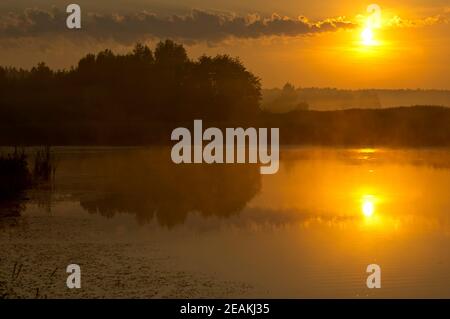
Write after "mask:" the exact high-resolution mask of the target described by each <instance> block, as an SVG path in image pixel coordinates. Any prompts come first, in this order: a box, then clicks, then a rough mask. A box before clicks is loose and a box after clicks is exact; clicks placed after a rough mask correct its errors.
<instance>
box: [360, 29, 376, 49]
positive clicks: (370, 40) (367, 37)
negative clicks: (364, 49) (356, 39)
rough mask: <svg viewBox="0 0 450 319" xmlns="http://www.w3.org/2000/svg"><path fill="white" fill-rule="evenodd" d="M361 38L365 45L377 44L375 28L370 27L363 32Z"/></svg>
mask: <svg viewBox="0 0 450 319" xmlns="http://www.w3.org/2000/svg"><path fill="white" fill-rule="evenodd" d="M361 39H362V43H363V44H364V45H376V44H377V41H375V39H374V34H373V30H372V29H371V28H369V27H367V28H365V29H364V30H363V31H362V32H361Z"/></svg>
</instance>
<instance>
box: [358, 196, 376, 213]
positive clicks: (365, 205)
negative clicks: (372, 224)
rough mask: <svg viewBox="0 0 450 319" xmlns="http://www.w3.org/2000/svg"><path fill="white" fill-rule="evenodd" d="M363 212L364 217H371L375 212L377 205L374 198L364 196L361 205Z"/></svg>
mask: <svg viewBox="0 0 450 319" xmlns="http://www.w3.org/2000/svg"><path fill="white" fill-rule="evenodd" d="M361 211H362V213H363V215H364V216H366V217H371V216H372V215H373V213H374V212H375V204H374V199H373V197H372V196H364V198H363V200H362V205H361Z"/></svg>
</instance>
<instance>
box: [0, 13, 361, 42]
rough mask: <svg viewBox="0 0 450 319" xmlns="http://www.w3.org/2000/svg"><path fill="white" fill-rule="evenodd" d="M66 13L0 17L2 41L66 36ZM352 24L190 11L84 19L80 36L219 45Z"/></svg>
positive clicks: (346, 26)
mask: <svg viewBox="0 0 450 319" xmlns="http://www.w3.org/2000/svg"><path fill="white" fill-rule="evenodd" d="M66 17H67V15H66V13H65V12H62V11H60V10H57V9H53V10H51V11H44V10H40V9H27V10H25V11H24V12H22V13H9V14H6V15H3V16H0V39H1V38H3V39H5V38H20V37H38V36H43V35H49V34H50V35H51V34H62V33H64V32H67V29H66V26H65V25H66V23H65V21H66ZM354 26H355V24H354V23H352V22H349V21H346V20H345V19H344V18H342V17H338V18H330V19H326V20H322V21H316V22H311V21H309V20H307V19H306V18H304V17H299V18H296V19H293V18H288V17H281V16H279V15H277V14H273V15H272V16H270V17H266V18H264V17H261V16H259V15H248V16H238V15H233V14H223V13H212V12H206V11H201V10H193V11H192V12H191V13H190V14H188V15H184V16H181V15H173V16H170V17H160V16H157V15H155V14H153V13H149V12H145V11H144V12H139V13H136V14H129V15H119V14H108V15H104V14H102V15H101V14H95V13H90V14H85V15H83V20H82V30H81V31H77V32H79V33H81V34H83V35H86V36H90V37H94V38H97V39H106V38H109V39H111V38H112V39H115V40H117V41H119V42H131V41H136V40H139V39H142V38H145V37H155V38H175V39H183V40H188V41H212V42H217V41H221V40H225V39H227V38H233V37H234V38H259V37H264V36H300V35H306V34H314V33H320V32H330V31H336V30H339V29H347V28H353V27H354Z"/></svg>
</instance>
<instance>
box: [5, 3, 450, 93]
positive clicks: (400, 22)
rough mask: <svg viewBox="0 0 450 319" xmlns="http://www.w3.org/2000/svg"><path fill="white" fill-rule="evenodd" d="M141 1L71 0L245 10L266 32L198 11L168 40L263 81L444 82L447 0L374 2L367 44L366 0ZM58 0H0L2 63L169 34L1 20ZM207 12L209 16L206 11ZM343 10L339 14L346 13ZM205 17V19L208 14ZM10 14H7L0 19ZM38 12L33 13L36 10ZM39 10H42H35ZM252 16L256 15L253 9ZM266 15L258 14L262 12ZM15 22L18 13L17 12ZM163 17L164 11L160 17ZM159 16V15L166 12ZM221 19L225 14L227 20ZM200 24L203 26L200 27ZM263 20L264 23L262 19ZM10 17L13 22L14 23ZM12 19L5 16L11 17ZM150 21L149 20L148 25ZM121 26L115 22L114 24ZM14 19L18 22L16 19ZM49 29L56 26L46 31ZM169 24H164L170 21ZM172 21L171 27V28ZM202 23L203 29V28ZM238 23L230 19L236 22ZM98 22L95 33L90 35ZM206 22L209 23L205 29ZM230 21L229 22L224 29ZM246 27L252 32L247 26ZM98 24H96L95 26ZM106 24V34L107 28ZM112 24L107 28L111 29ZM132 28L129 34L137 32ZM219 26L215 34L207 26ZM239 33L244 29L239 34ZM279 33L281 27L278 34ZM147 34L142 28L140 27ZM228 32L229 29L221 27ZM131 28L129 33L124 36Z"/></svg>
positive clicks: (115, 10) (167, 9)
mask: <svg viewBox="0 0 450 319" xmlns="http://www.w3.org/2000/svg"><path fill="white" fill-rule="evenodd" d="M241 2H242V1H235V0H231V1H227V2H225V1H219V0H212V1H208V2H205V1H200V0H183V1H173V0H169V1H164V2H162V1H149V0H132V1H120V0H111V1H104V0H99V1H96V2H95V4H93V3H92V1H86V0H79V1H78V3H79V4H80V5H81V7H82V9H83V10H84V11H83V12H84V14H87V13H88V12H89V13H106V14H119V15H121V14H123V15H126V14H136V13H138V12H141V11H143V10H146V11H147V12H152V13H155V15H156V16H158V17H161V19H166V17H168V16H170V15H178V16H182V17H184V16H186V15H190V14H191V10H192V9H198V10H202V11H205V12H210V13H211V14H212V15H211V16H212V17H214V15H216V14H217V15H222V14H227V15H229V16H233V17H243V18H246V19H250V18H248V17H247V16H248V15H250V14H258V15H259V19H261V21H266V20H267V19H270V20H271V23H272V24H270V25H265V28H264V31H263V33H264V34H261V35H259V34H256V35H255V34H252V36H246V35H245V34H243V33H245V32H247V31H248V32H250V31H251V30H252V29H250V28H246V26H242V25H240V24H239V25H238V27H240V28H241V29H238V30H239V31H235V29H233V28H235V25H236V24H237V22H236V21H238V20H236V19H235V18H227V19H229V22H230V21H231V22H230V24H232V27H229V28H226V29H224V30H222V29H221V28H222V26H218V27H217V29H214V30H211V24H208V23H211V22H208V21H207V19H206V18H204V19H202V18H198V19H192V20H193V21H190V22H189V21H188V22H189V23H190V25H189V26H190V27H191V29H192V32H191V33H189V35H188V37H187V38H186V37H185V38H183V37H180V35H179V34H180V32H178V33H176V34H174V38H175V40H177V41H179V42H182V43H184V44H185V46H186V48H187V50H188V52H189V53H190V55H191V56H192V57H197V56H199V55H200V54H202V53H207V54H211V55H213V54H217V53H228V54H231V55H233V56H239V57H240V58H241V60H242V61H243V62H244V64H245V65H246V66H247V67H248V68H249V69H250V70H251V71H252V72H254V73H255V74H256V75H258V76H259V77H261V78H262V83H263V86H264V87H274V86H282V85H283V84H284V83H285V82H287V81H289V82H291V83H293V84H294V85H296V86H303V87H310V86H318V87H338V88H436V89H450V81H449V80H450V75H449V74H450V64H449V63H448V62H449V58H448V57H449V56H450V40H449V35H450V23H449V19H450V5H449V3H448V0H445V1H441V0H432V1H424V0H411V1H380V2H377V4H379V6H380V7H381V10H382V11H381V13H382V18H381V26H380V28H374V29H373V30H372V31H373V34H374V41H375V42H376V45H365V44H364V43H363V39H362V38H361V32H362V30H363V29H364V28H365V25H366V23H367V17H368V16H369V15H370V14H369V13H367V12H366V8H367V6H368V5H369V4H370V3H372V2H367V1H359V0H357V1H347V0H344V1H335V0H324V1H320V2H313V3H312V2H311V1H277V2H274V1H268V0H258V1H256V0H249V1H246V2H245V3H241ZM61 3H62V2H61V1H56V0H55V1H50V0H42V1H40V2H39V4H38V5H36V2H34V1H30V0H15V1H11V0H3V1H2V4H0V48H1V50H0V61H1V64H2V65H15V66H23V67H30V66H31V65H34V64H36V63H37V62H39V61H45V62H47V63H48V64H49V65H50V66H53V67H58V68H62V67H69V66H70V65H73V64H75V63H76V62H77V60H78V59H79V58H80V57H81V56H82V55H84V54H86V53H87V52H91V51H97V50H100V49H103V48H106V47H109V48H113V49H114V50H116V51H119V52H123V51H126V50H128V49H130V48H131V46H132V45H133V43H134V42H135V40H136V39H139V40H141V41H145V42H147V43H148V44H149V45H154V43H155V42H156V41H158V39H159V38H160V37H161V34H163V35H166V34H168V35H169V36H170V35H171V34H170V32H169V31H166V30H164V29H163V28H164V26H163V27H161V29H158V33H152V31H153V30H138V31H136V30H133V32H134V33H124V34H123V35H122V34H121V37H120V38H119V37H116V34H115V33H117V32H118V31H119V32H120V31H121V29H112V30H106V27H105V26H102V25H99V24H98V22H96V23H97V24H88V25H86V24H85V25H84V28H83V29H82V30H81V32H78V33H77V34H76V36H74V35H73V33H72V34H71V33H69V32H70V31H68V30H66V29H64V26H61V29H58V28H57V27H55V25H56V26H58V25H59V24H58V23H59V22H58V20H57V19H56V18H55V21H56V22H55V23H53V22H54V21H53V20H52V21H51V22H52V23H49V22H48V21H47V20H43V21H41V20H36V21H37V22H36V24H39V23H41V24H42V25H43V27H42V28H41V29H39V30H37V29H36V30H33V31H32V32H31V31H30V32H29V33H26V32H22V33H20V34H19V35H18V33H17V32H14V31H15V30H12V27H11V26H9V29H6V27H3V29H2V21H3V25H5V22H4V21H6V23H9V22H8V21H10V20H11V18H10V16H8V14H10V12H16V13H17V14H19V13H21V12H23V10H25V9H26V8H39V9H40V10H49V11H50V10H52V9H51V8H52V5H56V7H57V8H58V9H60V10H62V11H64V9H65V7H64V5H65V4H63V5H62V4H61ZM273 13H278V15H279V17H278V18H275V20H277V19H281V20H283V19H285V16H286V17H288V18H286V19H289V21H290V22H293V23H294V24H295V23H297V22H298V17H299V16H304V17H306V18H307V20H305V21H307V22H305V24H307V25H309V26H312V27H314V26H315V25H316V24H317V23H320V22H324V21H326V20H327V19H336V18H337V19H342V20H343V21H346V22H349V23H351V24H352V25H354V26H353V27H352V28H341V27H339V26H337V27H336V28H331V29H330V31H326V32H324V31H322V30H324V29H320V28H317V30H319V29H320V31H317V32H315V31H314V32H310V33H309V32H306V33H305V32H304V31H303V29H301V27H303V26H298V25H296V26H295V27H294V29H295V30H294V31H292V29H290V28H291V26H288V27H286V28H287V29H286V30H282V31H280V28H281V27H280V26H279V25H278V21H275V22H274V18H271V16H272V14H273ZM211 16H210V17H211ZM344 16H345V17H344ZM210 17H208V19H209V18H210ZM7 19H9V20H7ZM36 19H38V18H36ZM39 19H41V18H40V17H39ZM251 19H254V18H251ZM264 19H266V20H264ZM19 21H20V20H19ZM161 21H162V20H161ZM164 21H165V20H164ZM227 21H228V20H227ZM202 23H205V27H203V26H202ZM264 23H266V22H264ZM16 24H17V23H16ZM16 24H11V25H13V26H15V25H16ZM151 26H153V24H151V25H150V29H152V28H151ZM119 27H120V26H119ZM17 28H19V27H17ZM49 28H56V29H55V30H51V32H50V31H49ZM168 28H169V27H168ZM170 28H171V27H170ZM202 28H203V29H204V30H205V31H204V32H203V33H202V32H201V31H203V30H202ZM236 28H237V27H236ZM100 29H101V32H103V33H102V35H101V37H99V36H98V33H99V32H100V31H98V30H100ZM208 30H210V32H209V33H208ZM230 30H231V31H230ZM249 30H250V31H249ZM97 31H98V32H97ZM108 32H110V33H108ZM114 32H115V33H114ZM136 32H137V34H136ZM214 32H217V33H218V34H219V35H218V34H214ZM239 32H241V33H242V35H241V34H240V33H239ZM280 32H281V33H280ZM147 33H149V34H147ZM228 33H229V34H228ZM127 37H129V38H127Z"/></svg>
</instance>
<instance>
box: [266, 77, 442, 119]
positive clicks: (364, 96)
mask: <svg viewBox="0 0 450 319" xmlns="http://www.w3.org/2000/svg"><path fill="white" fill-rule="evenodd" d="M261 105H262V109H264V110H267V111H269V112H273V113H285V112H289V111H294V110H298V109H310V110H318V111H329V110H339V109H350V108H386V107H395V106H399V105H403V106H412V105H440V106H447V107H450V91H448V90H379V89H369V90H368V89H366V90H343V89H335V88H303V87H302V88H295V87H294V86H293V85H292V84H290V83H286V84H285V85H284V87H283V88H282V89H278V88H274V89H263V90H262V102H261Z"/></svg>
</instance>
